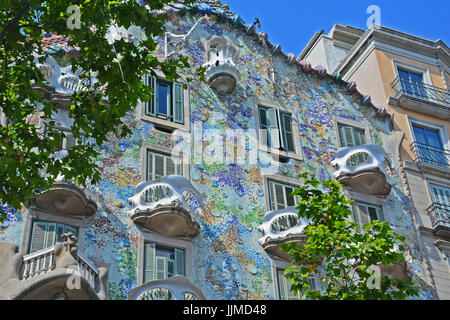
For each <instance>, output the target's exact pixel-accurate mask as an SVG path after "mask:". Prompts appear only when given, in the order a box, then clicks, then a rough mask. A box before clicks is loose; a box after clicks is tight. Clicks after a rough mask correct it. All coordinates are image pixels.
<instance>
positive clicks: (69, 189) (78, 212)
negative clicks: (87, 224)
mask: <svg viewBox="0 0 450 320" xmlns="http://www.w3.org/2000/svg"><path fill="white" fill-rule="evenodd" d="M94 198H95V197H94V196H93V195H92V192H91V191H89V190H87V189H84V188H81V187H79V186H77V185H76V184H73V183H70V182H66V181H63V180H59V181H56V182H55V183H54V184H53V187H52V188H51V189H49V190H46V191H44V192H42V193H40V194H38V195H36V196H33V197H32V198H31V199H30V208H31V209H37V210H40V211H43V212H48V213H51V214H54V215H58V216H64V217H71V218H89V217H91V216H92V215H93V214H94V213H95V212H97V204H96V201H95V199H94Z"/></svg>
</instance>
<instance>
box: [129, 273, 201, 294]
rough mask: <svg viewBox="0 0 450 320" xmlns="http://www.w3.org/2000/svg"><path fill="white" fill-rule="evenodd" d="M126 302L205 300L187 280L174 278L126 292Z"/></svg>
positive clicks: (157, 281) (151, 282) (197, 289)
mask: <svg viewBox="0 0 450 320" xmlns="http://www.w3.org/2000/svg"><path fill="white" fill-rule="evenodd" d="M128 300H206V298H205V296H204V295H203V293H202V291H201V290H200V289H199V288H197V287H196V286H194V285H193V284H192V282H191V281H189V279H188V278H186V277H183V276H174V277H170V278H167V279H164V280H154V281H150V282H147V283H144V284H143V285H141V286H139V287H137V288H134V289H132V290H131V291H130V292H128Z"/></svg>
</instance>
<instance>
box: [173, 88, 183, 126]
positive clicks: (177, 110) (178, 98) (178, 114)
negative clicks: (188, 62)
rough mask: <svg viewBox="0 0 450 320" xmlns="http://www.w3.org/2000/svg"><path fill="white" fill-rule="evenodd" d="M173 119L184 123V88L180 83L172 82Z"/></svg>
mask: <svg viewBox="0 0 450 320" xmlns="http://www.w3.org/2000/svg"><path fill="white" fill-rule="evenodd" d="M172 96H173V101H172V106H173V121H174V122H177V123H181V124H183V123H184V89H183V85H182V84H180V83H174V84H173V95H172Z"/></svg>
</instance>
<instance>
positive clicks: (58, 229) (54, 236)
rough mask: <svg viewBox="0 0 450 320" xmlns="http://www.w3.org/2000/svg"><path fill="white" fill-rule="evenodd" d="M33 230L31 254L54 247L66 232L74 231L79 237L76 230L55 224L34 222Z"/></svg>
mask: <svg viewBox="0 0 450 320" xmlns="http://www.w3.org/2000/svg"><path fill="white" fill-rule="evenodd" d="M31 230H32V231H31V241H30V249H29V253H33V252H36V251H39V250H42V249H45V248H48V247H51V246H53V245H54V244H55V243H56V242H58V241H59V238H60V237H61V235H63V234H64V233H66V232H69V231H72V232H73V234H74V235H75V236H76V235H77V229H76V228H74V227H71V226H68V225H65V224H62V223H55V222H44V221H34V222H33V227H32V229H31Z"/></svg>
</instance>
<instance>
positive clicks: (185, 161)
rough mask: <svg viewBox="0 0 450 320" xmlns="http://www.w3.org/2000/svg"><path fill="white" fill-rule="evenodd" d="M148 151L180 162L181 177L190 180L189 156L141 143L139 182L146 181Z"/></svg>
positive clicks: (162, 147) (175, 150)
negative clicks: (174, 158) (175, 158)
mask: <svg viewBox="0 0 450 320" xmlns="http://www.w3.org/2000/svg"><path fill="white" fill-rule="evenodd" d="M148 151H150V152H155V153H160V154H163V155H165V156H169V157H177V158H178V159H179V160H180V161H181V168H182V174H181V176H183V177H185V178H186V179H189V178H190V165H189V164H190V158H189V154H188V153H186V152H181V151H180V150H178V149H172V148H167V147H164V146H160V145H155V144H151V143H147V142H143V143H142V147H141V159H140V160H141V180H142V181H147V180H146V179H147V177H148V173H147V168H148V167H147V154H148Z"/></svg>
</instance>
